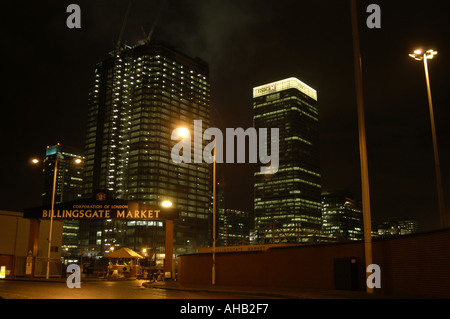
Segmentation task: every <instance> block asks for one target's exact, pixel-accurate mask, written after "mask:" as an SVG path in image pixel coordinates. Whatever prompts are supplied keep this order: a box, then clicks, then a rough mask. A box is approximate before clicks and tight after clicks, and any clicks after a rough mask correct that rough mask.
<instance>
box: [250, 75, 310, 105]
mask: <svg viewBox="0 0 450 319" xmlns="http://www.w3.org/2000/svg"><path fill="white" fill-rule="evenodd" d="M287 89H297V90H299V91H300V92H302V93H304V94H306V95H307V96H309V97H310V98H312V99H314V100H315V101H317V91H316V90H314V89H313V88H312V87H310V86H308V85H306V84H305V83H303V82H302V81H300V80H299V79H297V78H288V79H284V80H281V81H277V82H274V83H269V84H264V85H261V86H258V87H255V88H253V97H254V98H255V97H259V96H263V95H267V94H271V93H274V92H279V91H283V90H287Z"/></svg>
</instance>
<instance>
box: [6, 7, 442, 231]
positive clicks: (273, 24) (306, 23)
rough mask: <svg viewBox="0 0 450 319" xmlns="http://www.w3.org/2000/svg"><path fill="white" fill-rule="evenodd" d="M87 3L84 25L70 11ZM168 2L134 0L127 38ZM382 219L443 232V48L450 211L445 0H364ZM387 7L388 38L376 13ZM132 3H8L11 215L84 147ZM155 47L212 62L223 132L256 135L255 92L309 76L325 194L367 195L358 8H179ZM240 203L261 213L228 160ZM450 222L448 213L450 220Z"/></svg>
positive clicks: (215, 110)
mask: <svg viewBox="0 0 450 319" xmlns="http://www.w3.org/2000/svg"><path fill="white" fill-rule="evenodd" d="M70 3H76V4H78V5H79V6H80V7H81V29H69V28H67V26H66V19H67V17H68V16H69V13H67V12H66V8H67V6H68V5H69V4H70ZM161 3H162V0H158V1H143V0H135V1H134V3H133V6H132V8H131V13H130V16H129V19H128V24H127V26H126V30H125V33H124V38H123V40H124V41H126V42H127V43H128V44H129V45H134V44H136V43H137V41H139V40H141V39H142V37H143V36H142V32H141V29H140V27H141V26H143V27H144V28H145V30H147V31H148V30H149V29H150V27H151V25H152V22H153V20H154V18H155V15H156V12H157V11H158V9H159V7H160V4H161ZM358 3H359V7H358V9H359V15H360V16H359V25H360V41H361V54H362V66H363V78H364V99H365V112H366V132H367V148H368V158H369V179H370V180H369V181H370V191H371V192H370V196H371V210H372V218H373V219H378V218H382V217H389V216H392V217H394V216H406V217H411V218H416V219H417V220H418V221H419V223H420V225H421V226H422V230H430V229H437V228H438V227H439V211H438V204H437V192H436V184H435V171H434V159H433V147H432V139H431V129H430V120H429V111H428V100H427V91H426V85H425V76H424V69H423V63H421V62H417V61H414V60H412V59H411V58H409V57H408V53H410V52H412V51H413V50H414V49H415V48H416V47H418V46H423V45H424V46H430V47H432V48H434V49H436V50H438V52H439V54H438V56H437V58H436V59H435V60H432V61H430V63H429V70H430V77H431V89H432V94H433V104H434V111H435V118H436V128H437V138H438V143H439V152H440V162H441V170H442V179H443V186H444V193H445V196H446V206H447V211H448V210H450V125H449V124H448V123H450V111H449V108H450V97H449V94H448V91H449V84H448V83H449V80H450V79H449V75H448V70H449V69H450V45H449V38H450V37H449V36H450V26H449V22H448V11H446V10H444V7H443V4H444V3H445V2H444V1H426V2H423V1H420V2H419V1H416V0H414V1H397V0H396V1H379V0H371V1H358ZM371 3H376V4H378V5H379V6H380V7H381V29H369V28H368V27H367V26H366V18H367V17H368V16H369V13H366V7H367V6H368V5H369V4H371ZM127 5H128V1H127V0H121V1H118V0H89V1H87V0H86V1H80V0H71V1H61V0H53V1H25V2H24V1H22V2H19V1H14V2H11V4H6V3H2V12H3V14H2V19H1V24H2V35H3V36H2V41H1V46H2V50H1V54H2V59H1V61H2V77H3V81H2V96H1V97H2V98H1V101H0V103H1V110H2V111H1V114H2V116H1V129H0V136H1V143H2V152H1V157H0V158H1V166H0V167H1V179H0V194H1V195H0V196H1V197H0V209H3V210H22V209H23V208H26V207H32V206H37V205H40V204H41V197H40V193H41V190H42V171H41V168H40V167H34V166H32V165H30V164H29V159H30V158H31V157H33V156H41V157H42V156H44V154H45V148H46V146H47V145H54V144H56V143H57V142H60V143H62V144H63V145H71V146H75V147H78V148H79V149H80V150H83V147H84V137H85V122H86V117H87V98H88V92H89V87H90V84H91V83H92V80H93V74H94V66H95V64H96V63H97V62H99V61H101V60H102V59H103V58H105V57H106V56H107V54H108V52H109V51H110V50H111V49H112V48H113V45H114V43H115V41H116V40H117V37H118V35H119V32H120V29H121V26H122V21H123V19H124V13H125V11H126V8H127ZM154 39H158V40H162V41H164V42H167V43H169V44H170V45H172V46H174V47H175V48H177V49H178V50H179V51H181V52H184V53H186V54H188V55H190V56H193V57H195V56H198V57H200V58H202V59H203V60H205V61H207V62H208V63H209V66H210V80H211V94H212V107H211V117H212V126H215V127H219V128H220V129H222V130H225V128H227V127H230V128H237V127H243V128H248V127H251V126H252V88H253V87H255V86H258V85H261V84H265V83H269V82H272V81H277V80H280V79H283V78H287V77H291V76H294V77H297V78H299V79H300V80H301V81H303V82H305V83H306V84H308V85H310V86H311V87H313V88H315V89H316V90H317V91H318V107H319V121H320V143H321V145H320V152H321V171H322V178H323V181H322V184H323V188H324V189H335V188H339V189H344V190H347V191H350V192H352V193H354V194H355V196H356V197H357V198H359V197H360V196H361V182H360V165H359V145H358V126H357V108H356V95H355V85H354V68H353V47H352V33H351V23H350V2H349V1H348V0H327V1H325V0H316V1H302V0H296V1H286V0H277V1H267V0H258V1H253V0H251V1H248V0H245V1H243V0H230V1H225V0H220V1H206V0H195V1H194V0H191V1H187V0H168V1H167V3H166V5H165V7H164V10H163V12H162V15H161V17H160V20H159V24H158V25H157V27H156V30H155V33H154ZM217 170H218V178H219V180H222V181H225V182H226V185H227V206H228V207H229V208H234V209H242V210H248V211H252V207H253V186H252V176H253V172H252V167H251V165H250V164H218V166H217ZM447 216H449V215H448V214H447ZM447 220H448V221H450V218H449V217H447Z"/></svg>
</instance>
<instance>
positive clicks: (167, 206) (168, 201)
mask: <svg viewBox="0 0 450 319" xmlns="http://www.w3.org/2000/svg"><path fill="white" fill-rule="evenodd" d="M172 205H173V203H172V202H171V201H170V200H165V201H163V202H162V203H161V206H162V207H165V208H169V207H172Z"/></svg>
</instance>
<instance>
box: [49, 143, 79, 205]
mask: <svg viewBox="0 0 450 319" xmlns="http://www.w3.org/2000/svg"><path fill="white" fill-rule="evenodd" d="M56 159H58V167H57V176H56V184H55V203H63V202H69V201H73V200H77V199H80V198H81V197H82V185H83V174H82V172H83V161H81V162H80V163H76V160H77V159H81V160H82V159H83V156H82V155H81V154H80V152H79V151H78V150H76V149H74V148H73V147H70V146H66V145H64V146H62V145H61V144H59V143H58V144H57V145H53V146H47V149H46V151H45V158H44V167H43V170H42V171H43V175H44V186H43V191H42V202H43V204H44V205H49V204H50V203H51V201H52V195H53V176H54V175H53V173H54V170H55V160H56Z"/></svg>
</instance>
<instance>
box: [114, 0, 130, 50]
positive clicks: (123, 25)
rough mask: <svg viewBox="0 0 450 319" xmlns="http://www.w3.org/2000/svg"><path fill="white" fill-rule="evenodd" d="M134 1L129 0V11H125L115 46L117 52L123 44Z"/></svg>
mask: <svg viewBox="0 0 450 319" xmlns="http://www.w3.org/2000/svg"><path fill="white" fill-rule="evenodd" d="M133 2H134V1H133V0H130V2H128V7H127V11H126V12H125V17H124V19H123V23H122V28H121V29H120V33H119V38H118V39H117V43H116V47H115V51H116V52H117V51H119V50H120V46H121V44H122V43H121V42H122V37H123V33H124V31H125V26H126V25H127V21H128V16H129V15H130V11H131V7H132V5H133Z"/></svg>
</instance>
